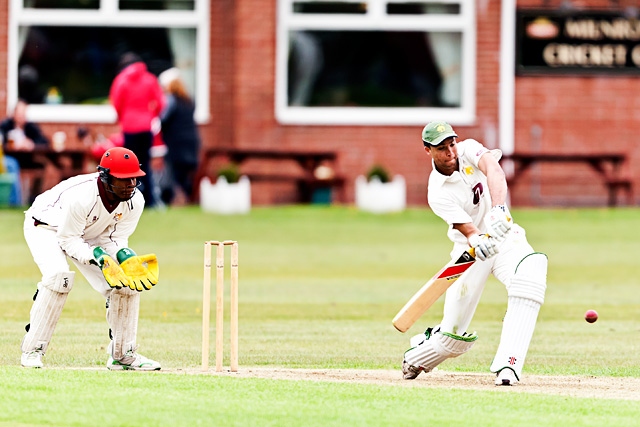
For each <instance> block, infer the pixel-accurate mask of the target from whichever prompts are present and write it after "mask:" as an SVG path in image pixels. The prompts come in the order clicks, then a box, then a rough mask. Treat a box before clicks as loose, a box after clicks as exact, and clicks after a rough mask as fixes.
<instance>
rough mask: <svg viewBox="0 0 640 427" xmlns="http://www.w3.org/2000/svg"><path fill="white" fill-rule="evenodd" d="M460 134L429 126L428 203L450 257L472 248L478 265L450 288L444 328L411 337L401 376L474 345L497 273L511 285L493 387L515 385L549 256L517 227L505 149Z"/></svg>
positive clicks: (425, 131)
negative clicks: (509, 202) (443, 228)
mask: <svg viewBox="0 0 640 427" xmlns="http://www.w3.org/2000/svg"><path fill="white" fill-rule="evenodd" d="M457 136H458V135H457V134H456V133H455V132H454V131H453V128H452V127H451V126H450V125H449V124H447V123H444V122H431V123H429V124H427V125H426V126H425V127H424V129H423V131H422V141H423V143H424V147H425V151H426V152H427V154H428V155H429V156H430V157H431V159H432V165H433V170H432V172H431V175H430V176H429V187H428V200H429V206H430V207H431V209H432V210H433V212H434V213H435V214H436V215H438V216H439V217H441V218H442V219H443V220H444V221H446V223H447V224H448V225H449V231H448V236H449V238H450V239H451V241H453V243H454V247H453V251H452V252H451V256H452V258H458V257H459V256H460V254H462V252H464V251H465V250H466V249H468V248H469V246H471V247H473V248H474V249H475V253H476V258H477V261H476V263H475V264H474V265H472V266H471V267H470V268H469V269H468V270H467V271H466V272H465V273H464V274H463V275H462V276H460V278H459V279H458V280H457V281H456V282H455V283H454V284H453V285H452V286H451V287H450V288H449V289H448V290H447V292H446V296H445V302H444V315H443V317H442V321H441V323H440V325H437V326H435V327H432V328H428V329H427V330H426V331H425V333H424V334H419V335H417V336H415V337H413V338H412V339H411V348H410V349H409V350H407V351H406V352H405V354H404V361H403V364H402V372H403V375H404V378H405V379H407V380H412V379H414V378H416V377H417V376H418V375H419V374H420V372H429V371H431V370H432V369H433V368H435V367H436V366H438V365H439V364H440V363H442V362H444V361H445V360H446V359H448V358H451V357H458V356H460V355H461V354H464V353H466V352H467V351H469V350H470V349H471V347H473V345H474V343H475V342H476V340H477V339H478V337H477V335H476V334H475V332H471V333H470V332H469V331H468V330H467V328H468V327H469V324H470V323H471V319H472V317H473V315H474V313H475V311H476V307H477V305H478V302H479V301H480V296H481V295H482V291H483V289H484V285H485V282H486V280H487V278H488V277H489V274H493V275H494V276H495V277H496V278H497V279H498V280H499V281H500V282H502V283H503V284H504V285H505V287H506V288H507V296H508V300H507V302H508V303H507V312H506V314H505V316H504V320H503V324H502V335H501V337H500V345H499V346H498V351H497V353H496V355H495V357H494V359H493V363H492V364H491V367H490V369H491V371H492V372H495V373H496V381H495V383H496V385H500V386H502V385H515V384H516V383H517V382H518V381H519V379H520V378H521V375H522V367H523V366H524V361H525V358H526V356H527V351H528V349H529V343H530V342H531V338H532V336H533V331H534V329H535V325H536V322H537V318H538V311H539V310H540V306H541V305H542V304H543V303H544V296H545V292H546V288H547V257H546V255H545V254H542V253H540V252H535V251H534V250H533V248H532V247H531V245H529V243H528V242H527V237H526V235H525V231H524V229H523V228H522V227H520V226H518V225H517V224H515V223H514V222H513V219H512V217H511V213H510V212H509V209H508V208H507V206H506V198H507V182H506V179H505V174H504V172H503V170H502V168H501V167H500V164H499V163H498V160H499V159H500V156H501V155H502V153H501V152H500V150H489V149H487V148H486V147H484V146H483V145H482V144H480V143H479V142H478V141H475V140H473V139H467V140H464V141H460V142H457V141H456V138H457Z"/></svg>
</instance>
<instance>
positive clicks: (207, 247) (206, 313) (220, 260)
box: [202, 240, 238, 372]
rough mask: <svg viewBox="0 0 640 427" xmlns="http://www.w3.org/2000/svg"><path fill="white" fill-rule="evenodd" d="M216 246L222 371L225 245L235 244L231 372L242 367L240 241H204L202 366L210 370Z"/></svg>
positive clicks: (219, 363) (218, 354) (218, 348)
mask: <svg viewBox="0 0 640 427" xmlns="http://www.w3.org/2000/svg"><path fill="white" fill-rule="evenodd" d="M213 246H215V247H216V372H221V371H222V361H223V355H224V259H225V256H224V255H225V254H224V252H225V250H224V248H225V246H231V256H230V264H231V280H230V282H231V286H230V287H231V289H230V326H231V334H230V335H231V340H230V341H231V356H230V358H231V361H230V370H231V372H237V371H238V242H236V241H235V240H224V241H218V240H209V241H206V242H204V279H203V287H202V370H203V371H207V370H209V321H210V316H211V248H212V247H213Z"/></svg>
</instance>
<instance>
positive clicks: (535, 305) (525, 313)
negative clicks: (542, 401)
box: [491, 252, 547, 385]
mask: <svg viewBox="0 0 640 427" xmlns="http://www.w3.org/2000/svg"><path fill="white" fill-rule="evenodd" d="M546 289H547V256H546V255H545V254H542V253H539V252H534V253H532V254H530V255H527V256H526V257H524V258H523V259H522V261H520V263H519V264H518V267H517V268H516V272H515V274H514V275H513V277H512V278H511V281H510V283H509V286H508V287H507V294H508V302H507V313H506V314H505V316H504V320H503V325H502V335H501V337H500V345H499V346H498V351H497V353H496V356H495V358H494V359H493V363H492V364H491V371H492V372H497V373H498V378H497V380H496V384H497V385H512V383H513V382H517V381H518V380H519V379H520V376H521V375H522V368H523V366H524V361H525V358H526V356H527V352H528V350H529V344H530V342H531V338H532V337H533V331H534V329H535V326H536V322H537V320H538V312H539V311H540V306H541V305H542V304H543V303H544V296H545V292H546ZM505 368H507V369H505ZM509 370H511V371H512V372H513V374H515V378H513V376H512V375H511V373H510V372H509ZM503 371H506V372H504V375H506V376H505V378H502V377H501V374H502V373H503Z"/></svg>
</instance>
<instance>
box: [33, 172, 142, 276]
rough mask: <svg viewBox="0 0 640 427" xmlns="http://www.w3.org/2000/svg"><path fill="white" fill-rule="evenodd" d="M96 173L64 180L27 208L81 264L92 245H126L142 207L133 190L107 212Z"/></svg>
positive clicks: (88, 258)
mask: <svg viewBox="0 0 640 427" xmlns="http://www.w3.org/2000/svg"><path fill="white" fill-rule="evenodd" d="M98 177H99V173H98V172H96V173H91V174H84V175H78V176H75V177H72V178H69V179H67V180H64V181H62V182H60V183H59V184H57V185H56V186H55V187H53V188H51V189H49V190H47V191H45V192H43V193H42V194H40V195H39V196H38V197H36V199H35V201H34V202H33V205H31V207H30V208H29V209H28V210H27V211H26V215H27V216H28V217H33V218H34V219H35V220H38V221H40V222H42V223H44V224H43V225H41V226H44V227H47V228H49V229H51V230H53V231H55V232H56V234H57V237H58V244H59V245H60V248H61V249H62V250H63V251H64V252H65V253H66V254H67V256H69V257H71V258H74V259H76V260H78V261H80V262H82V263H84V264H88V263H89V261H90V260H91V259H93V249H92V248H93V247H95V246H102V245H109V246H112V245H113V244H115V245H116V246H117V247H118V248H124V247H128V241H129V236H131V234H133V232H134V231H135V229H136V226H137V225H138V221H139V220H140V216H141V215H142V211H143V209H144V197H143V196H142V193H141V192H140V191H136V192H135V194H134V195H133V197H132V198H131V199H130V200H128V201H126V202H120V204H118V206H117V207H116V208H115V210H114V211H113V212H109V211H108V210H107V209H106V208H105V206H104V204H103V203H102V199H101V198H100V193H99V190H98V179H99V178H98Z"/></svg>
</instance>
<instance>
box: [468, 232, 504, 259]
mask: <svg viewBox="0 0 640 427" xmlns="http://www.w3.org/2000/svg"><path fill="white" fill-rule="evenodd" d="M497 243H498V242H497V240H496V239H494V238H493V237H489V236H488V235H487V234H474V235H473V236H471V237H469V246H471V247H472V248H473V249H474V250H475V252H476V258H478V259H479V260H480V261H484V260H486V259H488V258H491V257H492V256H494V255H495V254H497V253H498V245H497Z"/></svg>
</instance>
